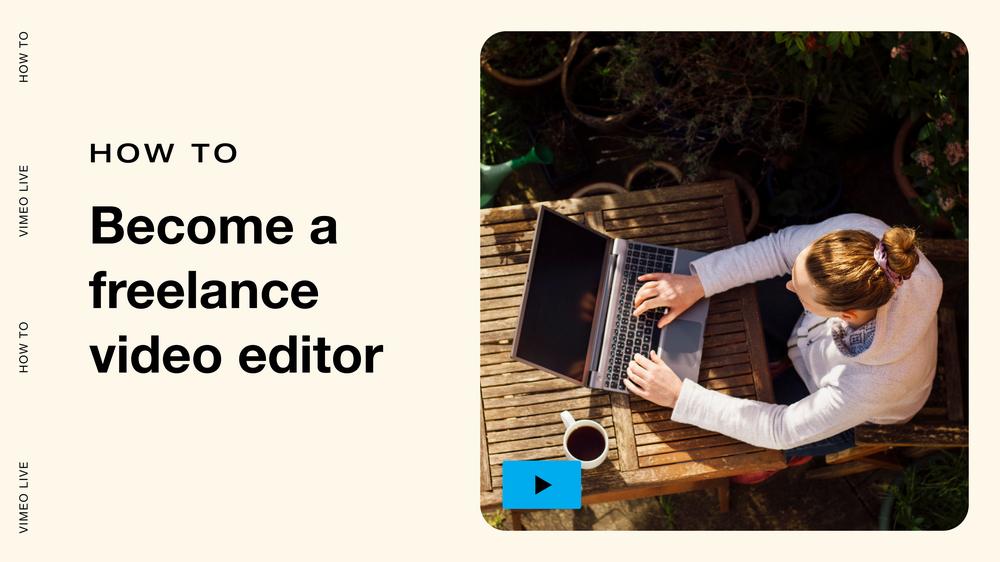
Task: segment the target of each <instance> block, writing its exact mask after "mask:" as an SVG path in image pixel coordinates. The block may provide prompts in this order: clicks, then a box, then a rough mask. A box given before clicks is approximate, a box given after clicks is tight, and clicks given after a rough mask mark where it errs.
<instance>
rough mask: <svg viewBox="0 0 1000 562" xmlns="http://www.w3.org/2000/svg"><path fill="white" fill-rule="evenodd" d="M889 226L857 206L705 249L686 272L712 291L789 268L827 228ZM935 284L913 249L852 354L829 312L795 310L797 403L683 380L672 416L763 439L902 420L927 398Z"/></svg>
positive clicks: (814, 435) (805, 439)
mask: <svg viewBox="0 0 1000 562" xmlns="http://www.w3.org/2000/svg"><path fill="white" fill-rule="evenodd" d="M888 228H889V227H888V225H886V224H885V223H883V222H882V221H880V220H878V219H874V218H871V217H867V216H865V215H859V214H849V215H841V216H838V217H833V218H831V219H829V220H826V221H824V222H821V223H819V224H813V225H802V226H792V227H788V228H784V229H782V230H780V231H778V232H776V233H774V234H771V235H769V236H766V237H764V238H761V239H759V240H755V241H753V242H749V243H746V244H743V245H740V246H736V247H733V248H728V249H726V250H722V251H719V252H715V253H712V254H709V255H707V256H705V257H703V258H700V259H698V260H696V261H694V262H692V264H691V272H692V273H697V274H698V276H699V278H700V279H701V282H702V285H704V287H705V295H706V296H712V295H714V294H717V293H721V292H723V291H726V290H728V289H731V288H733V287H738V286H740V285H745V284H747V283H753V282H755V281H760V280H763V279H768V278H771V277H776V276H779V275H785V274H787V273H790V272H791V267H792V264H793V263H794V261H795V258H796V256H797V255H798V254H799V252H801V251H802V250H803V249H804V248H805V247H806V246H808V245H809V244H811V243H812V242H813V241H815V240H816V239H817V238H819V237H820V236H823V235H824V234H826V233H828V232H832V231H834V230H843V229H853V230H866V231H868V232H871V233H872V234H874V235H875V236H877V237H879V238H881V236H882V234H883V233H884V232H885V231H886V230H887V229H888ZM941 287H942V284H941V277H940V275H938V272H937V270H936V269H934V266H933V265H931V263H930V262H929V261H928V260H927V258H926V257H924V255H923V254H920V262H919V264H918V265H917V268H916V269H915V270H914V272H913V275H912V276H911V277H910V279H908V280H906V281H904V282H903V284H902V285H901V286H900V287H899V288H897V289H896V294H895V295H894V296H893V297H892V299H891V300H890V301H889V302H888V303H886V304H884V305H882V306H881V307H879V309H878V311H877V312H876V316H875V338H874V340H873V341H872V343H871V345H870V346H869V347H868V349H867V350H865V351H863V352H861V353H860V354H858V355H856V356H854V357H848V356H846V355H844V354H843V353H841V352H840V350H838V349H837V346H836V344H834V341H833V336H832V333H831V328H832V326H833V324H834V322H836V319H834V318H823V317H819V316H816V315H814V314H812V313H810V312H805V313H803V315H802V317H801V318H799V322H798V324H797V325H796V326H795V329H794V330H793V331H792V334H791V337H790V338H789V341H788V345H789V348H790V349H789V352H788V353H789V357H790V358H791V360H792V363H793V364H794V365H795V369H796V370H797V371H798V372H799V375H800V376H801V377H802V380H803V381H804V382H805V385H806V387H807V388H808V389H809V392H810V393H811V394H810V395H809V396H808V397H806V398H804V399H802V400H800V401H798V402H796V403H795V404H792V405H790V406H784V405H778V404H769V403H765V402H759V401H756V400H748V399H744V398H735V397H732V396H727V395H725V394H722V393H720V392H716V391H713V390H708V389H706V388H704V387H702V386H699V385H698V384H696V383H694V382H692V381H690V380H685V381H684V384H683V386H682V387H681V392H680V396H679V397H678V398H677V404H676V405H675V406H674V410H673V413H672V415H671V419H672V420H675V421H679V422H682V423H689V424H692V425H696V426H699V427H702V428H705V429H709V430H712V431H717V432H719V433H722V434H724V435H728V436H730V437H734V438H736V439H739V440H741V441H745V442H747V443H750V444H752V445H757V446H759V447H767V448H770V449H790V448H793V447H798V446H800V445H805V444H807V443H812V442H815V441H818V440H820V439H824V438H826V437H830V436H832V435H836V434H837V433H840V432H842V431H844V430H846V429H849V428H852V427H854V426H856V425H858V424H861V423H864V422H871V423H877V424H893V423H904V422H906V421H908V420H909V419H910V418H912V417H913V415H914V414H916V413H917V411H919V410H920V408H921V407H922V406H923V404H924V402H926V401H927V397H928V396H929V395H930V391H931V385H932V384H933V382H934V373H935V370H936V365H937V308H938V303H939V302H940V300H941ZM763 313H764V314H767V311H763ZM764 376H767V375H766V374H765V375H764Z"/></svg>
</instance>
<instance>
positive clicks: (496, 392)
mask: <svg viewBox="0 0 1000 562" xmlns="http://www.w3.org/2000/svg"><path fill="white" fill-rule="evenodd" d="M576 389H580V387H579V386H578V385H576V384H573V383H571V382H569V381H567V380H564V379H560V378H555V377H553V378H551V379H547V380H540V381H535V382H524V383H520V384H510V385H506V386H484V387H483V398H499V397H504V396H517V395H519V394H527V393H536V394H537V393H548V392H549V391H553V390H576ZM581 394H582V393H581Z"/></svg>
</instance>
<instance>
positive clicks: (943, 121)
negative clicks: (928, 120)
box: [934, 113, 955, 131]
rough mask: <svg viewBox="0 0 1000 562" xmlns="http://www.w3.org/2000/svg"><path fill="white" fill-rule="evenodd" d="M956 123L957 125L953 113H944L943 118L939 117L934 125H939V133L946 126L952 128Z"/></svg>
mask: <svg viewBox="0 0 1000 562" xmlns="http://www.w3.org/2000/svg"><path fill="white" fill-rule="evenodd" d="M954 123H955V117H954V116H952V114H951V113H942V114H941V116H940V117H938V118H937V120H936V121H934V124H935V125H937V128H938V130H939V131H940V130H941V129H942V128H943V127H945V126H948V127H950V126H951V125H952V124H954Z"/></svg>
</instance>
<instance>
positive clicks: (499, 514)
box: [483, 509, 507, 529]
mask: <svg viewBox="0 0 1000 562" xmlns="http://www.w3.org/2000/svg"><path fill="white" fill-rule="evenodd" d="M483 519H485V520H486V523H487V524H488V525H489V526H490V527H493V528H494V529H503V528H504V527H503V524H504V521H506V520H507V512H506V511H504V510H502V509H498V510H496V511H494V512H493V513H484V514H483Z"/></svg>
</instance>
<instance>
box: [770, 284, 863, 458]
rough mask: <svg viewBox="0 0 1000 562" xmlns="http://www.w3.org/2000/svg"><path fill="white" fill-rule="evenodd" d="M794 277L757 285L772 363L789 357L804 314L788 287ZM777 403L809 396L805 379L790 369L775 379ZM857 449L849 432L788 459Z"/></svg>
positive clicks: (789, 453) (798, 450)
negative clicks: (794, 330) (791, 338)
mask: <svg viewBox="0 0 1000 562" xmlns="http://www.w3.org/2000/svg"><path fill="white" fill-rule="evenodd" d="M790 278H791V277H790V276H787V275H786V276H784V277H778V278H775V279H768V280H765V281H761V282H759V283H757V300H758V302H759V303H760V316H761V322H762V323H763V325H764V340H765V343H766V344H767V358H768V360H769V361H780V360H782V359H784V358H786V357H787V356H788V347H787V343H788V337H789V336H790V335H791V333H792V328H794V327H795V323H796V322H797V321H798V319H799V316H801V315H802V303H801V302H799V299H798V297H796V296H795V294H794V293H792V292H791V291H789V290H788V289H786V288H785V283H787V282H788V280H789V279H790ZM773 380H774V382H773V386H774V401H775V403H777V404H785V405H790V404H794V403H796V402H798V401H799V400H802V399H803V398H805V397H807V396H809V389H807V388H806V385H805V383H804V382H802V377H800V376H799V374H798V372H796V371H795V368H794V367H789V368H788V369H786V370H785V371H784V372H782V373H780V374H778V375H775V377H774V379H773ZM853 446H854V429H853V428H852V429H848V430H847V431H844V432H842V433H838V434H837V435H834V436H832V437H827V438H826V439H822V440H820V441H816V442H815V443H807V444H805V445H801V446H799V447H795V448H794V449H788V450H787V451H785V459H786V460H787V459H791V458H792V457H804V456H820V455H828V454H830V453H836V452H838V451H843V450H844V449H850V448H851V447H853Z"/></svg>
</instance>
